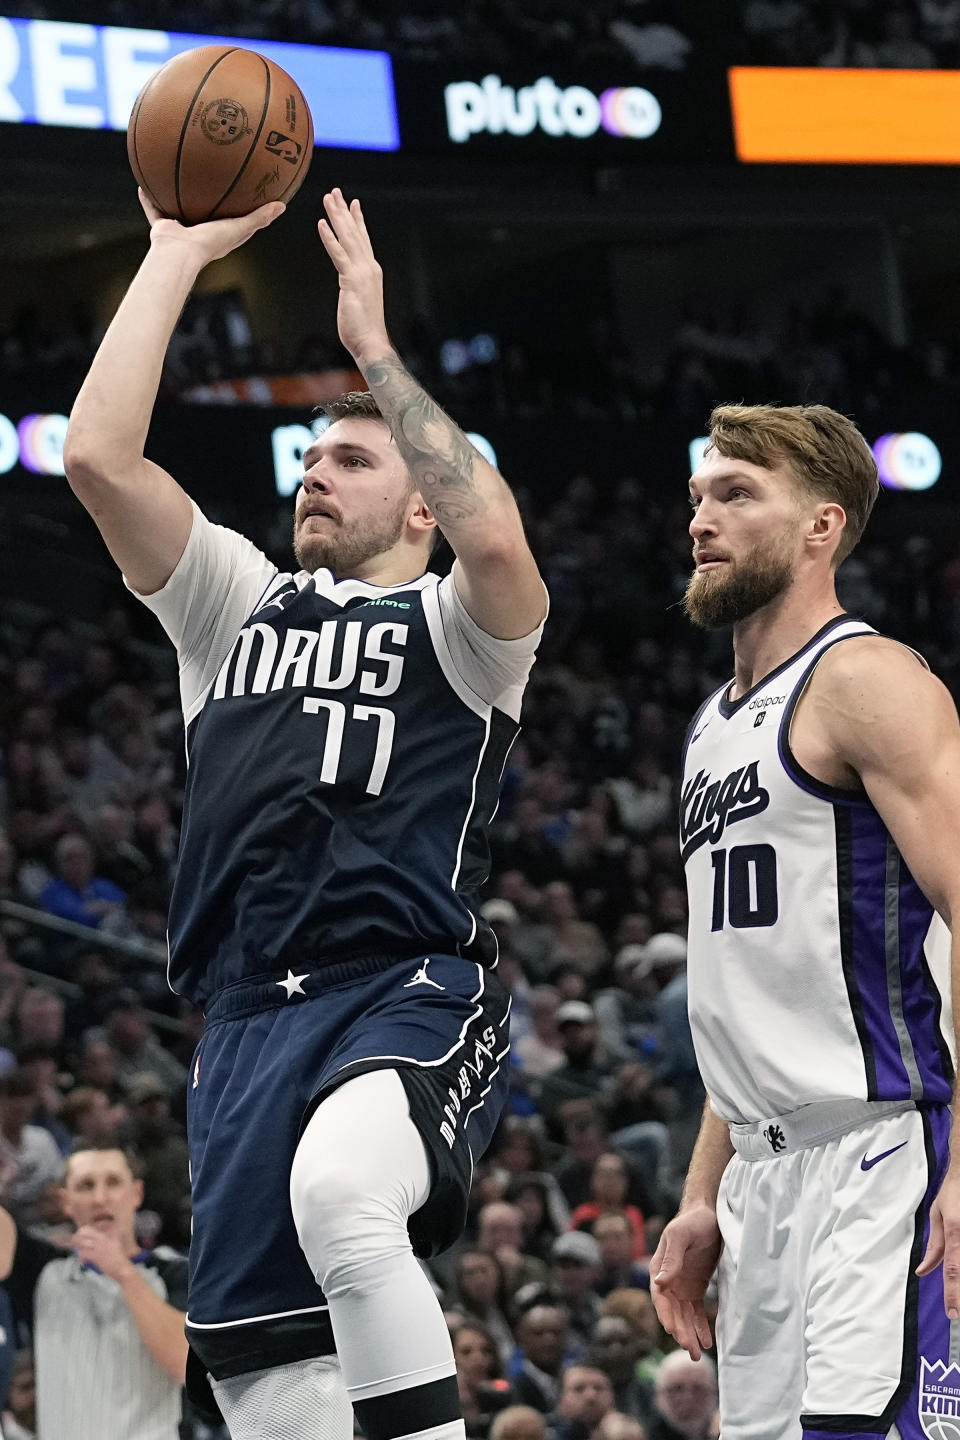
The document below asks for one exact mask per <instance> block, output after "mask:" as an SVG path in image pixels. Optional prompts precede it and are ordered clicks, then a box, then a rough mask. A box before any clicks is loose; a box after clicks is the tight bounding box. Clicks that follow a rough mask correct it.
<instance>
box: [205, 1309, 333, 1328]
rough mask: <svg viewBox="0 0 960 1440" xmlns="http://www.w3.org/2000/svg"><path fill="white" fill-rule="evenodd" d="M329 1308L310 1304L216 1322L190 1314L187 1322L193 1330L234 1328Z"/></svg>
mask: <svg viewBox="0 0 960 1440" xmlns="http://www.w3.org/2000/svg"><path fill="white" fill-rule="evenodd" d="M329 1309H330V1306H329V1305H308V1306H307V1307H306V1309H304V1310H277V1311H275V1312H274V1314H272V1315H249V1316H247V1318H246V1319H245V1320H220V1321H217V1322H216V1323H215V1324H206V1323H204V1324H201V1322H200V1321H199V1320H191V1319H190V1316H189V1314H188V1315H187V1318H186V1324H187V1325H189V1326H190V1329H191V1330H233V1329H235V1328H236V1326H238V1325H257V1324H259V1322H260V1321H261V1320H284V1319H286V1318H287V1316H289V1315H318V1314H320V1313H325V1312H326V1311H327V1310H329Z"/></svg>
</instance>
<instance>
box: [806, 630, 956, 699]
mask: <svg viewBox="0 0 960 1440" xmlns="http://www.w3.org/2000/svg"><path fill="white" fill-rule="evenodd" d="M810 693H811V697H812V698H814V699H815V700H819V701H820V702H822V703H826V704H827V705H829V706H830V707H831V708H834V709H836V710H838V711H839V712H842V713H844V714H846V715H848V716H850V717H851V718H853V717H856V716H859V717H860V718H861V719H863V718H866V717H867V716H869V715H871V714H877V713H881V712H884V713H886V714H889V715H893V714H897V713H904V712H909V711H911V710H912V709H913V708H914V707H915V706H916V705H918V704H931V703H938V704H939V703H943V702H949V703H951V704H952V702H950V699H949V692H948V690H947V688H946V686H945V685H944V684H943V682H942V681H941V680H938V679H937V677H936V676H935V675H934V674H933V673H932V671H931V670H930V667H929V666H928V664H927V662H926V660H925V659H924V658H923V656H922V655H920V654H919V653H918V652H917V651H916V650H912V649H911V648H910V647H909V646H908V645H905V644H903V643H902V642H901V641H899V640H895V639H893V638H892V637H891V636H889V635H881V634H879V633H878V632H876V631H867V632H864V633H862V634H855V635H849V636H847V637H845V638H844V639H843V640H842V642H838V643H836V644H834V645H831V646H829V648H828V649H826V650H825V651H824V652H823V654H822V655H821V656H820V659H819V661H818V663H817V666H816V669H815V671H814V674H813V676H812V679H811V682H810Z"/></svg>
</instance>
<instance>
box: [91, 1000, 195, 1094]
mask: <svg viewBox="0 0 960 1440" xmlns="http://www.w3.org/2000/svg"><path fill="white" fill-rule="evenodd" d="M104 1030H105V1039H106V1040H107V1041H108V1042H109V1044H110V1045H111V1047H112V1049H113V1051H114V1054H115V1055H116V1062H117V1078H118V1079H119V1081H120V1083H121V1085H123V1086H125V1087H126V1088H127V1089H129V1088H130V1087H131V1086H132V1085H133V1082H134V1081H135V1080H136V1079H137V1078H138V1077H140V1076H142V1075H148V1074H149V1075H157V1076H159V1077H160V1079H161V1080H162V1082H163V1084H164V1085H165V1086H166V1089H167V1092H168V1093H171V1094H172V1093H177V1094H180V1093H182V1092H184V1091H185V1090H186V1084H187V1072H186V1070H185V1068H184V1067H183V1066H182V1065H181V1064H180V1062H179V1060H175V1059H174V1057H173V1056H172V1055H171V1054H170V1051H169V1050H166V1049H164V1047H163V1046H162V1045H161V1044H160V1042H159V1040H158V1039H157V1037H156V1035H155V1034H154V1033H153V1030H152V1029H151V1026H150V1021H149V1019H148V1017H147V1012H146V1010H145V1009H144V1007H143V1003H142V1001H141V999H140V996H139V995H138V994H137V992H136V991H135V990H132V989H129V988H128V989H124V990H119V991H116V992H115V994H114V997H113V1005H112V1008H111V1009H110V1012H109V1014H108V1016H107V1022H106V1025H105V1026H104Z"/></svg>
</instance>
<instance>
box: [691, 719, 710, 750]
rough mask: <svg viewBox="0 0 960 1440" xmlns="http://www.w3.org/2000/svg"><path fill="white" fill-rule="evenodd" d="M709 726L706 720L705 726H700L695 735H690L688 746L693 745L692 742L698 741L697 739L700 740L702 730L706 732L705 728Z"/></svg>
mask: <svg viewBox="0 0 960 1440" xmlns="http://www.w3.org/2000/svg"><path fill="white" fill-rule="evenodd" d="M709 724H710V721H709V720H708V721H707V724H706V725H701V727H700V729H699V730H698V731H697V732H696V734H695V735H691V736H690V744H691V745H692V744H693V742H694V741H695V740H699V739H700V736H701V735H702V734H703V732H704V730H706V728H707V726H708V725H709Z"/></svg>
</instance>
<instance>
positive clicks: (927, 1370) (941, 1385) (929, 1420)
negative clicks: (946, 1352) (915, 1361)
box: [917, 1355, 960, 1440]
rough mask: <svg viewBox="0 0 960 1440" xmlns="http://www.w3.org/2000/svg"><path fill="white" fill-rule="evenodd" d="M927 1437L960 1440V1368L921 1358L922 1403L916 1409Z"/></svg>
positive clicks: (941, 1439) (936, 1439)
mask: <svg viewBox="0 0 960 1440" xmlns="http://www.w3.org/2000/svg"><path fill="white" fill-rule="evenodd" d="M917 1408H918V1410H919V1412H920V1424H921V1425H922V1426H923V1433H924V1435H929V1437H930V1440H960V1368H958V1367H957V1366H956V1365H953V1364H951V1365H944V1363H943V1361H942V1360H934V1362H933V1364H932V1365H931V1364H930V1362H929V1361H928V1360H927V1359H926V1358H925V1357H924V1356H923V1355H921V1357H920V1400H919V1403H918V1406H917Z"/></svg>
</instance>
